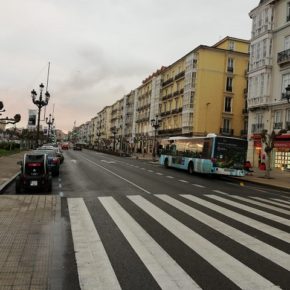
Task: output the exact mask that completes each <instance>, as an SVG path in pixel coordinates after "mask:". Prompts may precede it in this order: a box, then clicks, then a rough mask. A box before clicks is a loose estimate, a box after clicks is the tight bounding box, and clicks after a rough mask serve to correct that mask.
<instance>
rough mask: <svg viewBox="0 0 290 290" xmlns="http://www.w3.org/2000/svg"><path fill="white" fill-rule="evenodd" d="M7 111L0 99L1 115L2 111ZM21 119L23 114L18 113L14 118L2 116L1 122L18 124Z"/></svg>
mask: <svg viewBox="0 0 290 290" xmlns="http://www.w3.org/2000/svg"><path fill="white" fill-rule="evenodd" d="M3 112H5V109H4V104H3V102H2V101H0V116H1V115H2V114H1V113H3ZM20 120H21V115H20V114H16V115H14V117H13V118H8V117H6V118H0V124H5V125H6V124H16V123H18V122H20Z"/></svg>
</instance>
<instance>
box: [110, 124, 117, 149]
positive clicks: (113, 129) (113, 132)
mask: <svg viewBox="0 0 290 290" xmlns="http://www.w3.org/2000/svg"><path fill="white" fill-rule="evenodd" d="M111 132H112V134H113V135H114V144H113V152H115V150H116V134H117V128H116V127H115V126H114V127H112V128H111Z"/></svg>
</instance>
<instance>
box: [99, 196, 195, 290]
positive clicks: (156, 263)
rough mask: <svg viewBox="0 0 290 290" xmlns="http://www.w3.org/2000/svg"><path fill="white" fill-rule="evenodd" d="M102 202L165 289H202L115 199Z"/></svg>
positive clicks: (103, 198) (102, 199)
mask: <svg viewBox="0 0 290 290" xmlns="http://www.w3.org/2000/svg"><path fill="white" fill-rule="evenodd" d="M99 200H100V202H101V203H102V205H103V206H104V208H105V209H106V211H107V212H108V213H109V215H110V216H111V218H112V219H113V220H114V222H115V224H116V225H117V226H118V228H119V229H120V230H121V232H122V233H123V235H124V237H125V238H126V239H127V241H128V242H129V244H130V245H131V247H132V248H133V249H134V251H135V252H136V254H137V255H138V256H139V258H140V259H141V261H142V262H143V263H144V265H145V266H146V268H147V269H148V270H149V272H150V273H151V274H152V276H153V277H154V278H155V280H156V282H157V283H158V284H159V286H160V288H161V289H201V288H200V287H199V286H198V285H197V284H196V283H195V282H194V281H193V280H192V279H191V277H190V276H189V275H188V274H187V273H186V272H185V271H184V270H183V269H182V268H181V267H180V266H179V265H178V264H177V263H176V262H175V261H174V260H173V259H172V258H171V257H170V256H169V255H168V254H167V252H165V251H164V250H163V249H162V248H161V247H160V246H159V244H158V243H156V242H155V241H154V239H153V238H152V237H151V236H150V235H148V234H147V232H146V231H145V230H144V229H143V228H142V227H141V226H140V225H139V224H138V223H137V222H136V221H135V220H134V219H133V218H132V217H131V216H130V215H129V214H128V213H127V212H126V211H125V210H124V209H123V208H122V207H121V206H120V205H119V204H118V203H117V202H116V200H115V199H114V198H113V197H99Z"/></svg>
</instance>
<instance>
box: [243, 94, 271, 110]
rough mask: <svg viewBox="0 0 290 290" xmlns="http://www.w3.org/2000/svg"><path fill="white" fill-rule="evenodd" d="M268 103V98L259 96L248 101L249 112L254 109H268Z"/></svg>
mask: <svg viewBox="0 0 290 290" xmlns="http://www.w3.org/2000/svg"><path fill="white" fill-rule="evenodd" d="M269 102H270V97H269V96H260V97H254V98H250V99H248V108H249V110H254V109H255V108H261V107H268V105H269Z"/></svg>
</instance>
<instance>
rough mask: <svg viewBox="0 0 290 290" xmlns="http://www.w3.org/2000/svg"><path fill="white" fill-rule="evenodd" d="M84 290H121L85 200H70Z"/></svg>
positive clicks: (76, 249) (74, 239)
mask: <svg viewBox="0 0 290 290" xmlns="http://www.w3.org/2000/svg"><path fill="white" fill-rule="evenodd" d="M68 208H69V215H70V221H71V229H72V236H73V242H74V250H75V256H76V262H77V268H78V274H79V281H80V287H81V289H121V287H120V284H119V282H118V279H117V277H116V275H115V273H114V270H113V268H112V265H111V263H110V260H109V258H108V256H107V254H106V251H105V249H104V246H103V244H102V241H101V239H100V237H99V234H98V232H97V230H96V228H95V226H94V223H93V221H92V218H91V216H90V213H89V211H88V209H87V207H86V205H85V203H84V201H83V199H82V198H68Z"/></svg>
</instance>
